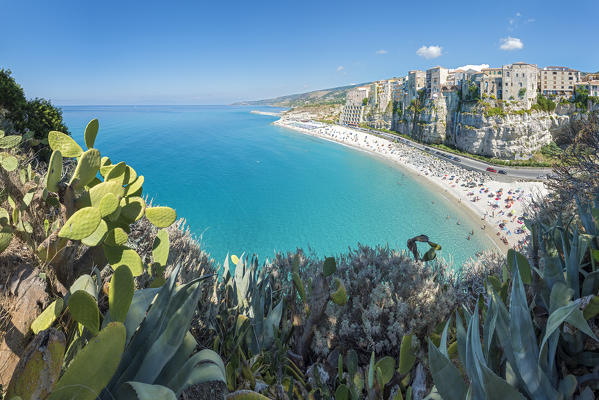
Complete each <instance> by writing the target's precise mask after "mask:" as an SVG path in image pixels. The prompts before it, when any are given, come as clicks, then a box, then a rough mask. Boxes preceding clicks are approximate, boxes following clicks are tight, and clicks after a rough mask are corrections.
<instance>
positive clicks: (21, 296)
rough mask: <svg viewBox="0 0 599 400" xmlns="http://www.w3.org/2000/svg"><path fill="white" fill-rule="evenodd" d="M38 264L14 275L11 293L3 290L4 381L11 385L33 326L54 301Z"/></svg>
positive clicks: (0, 366) (0, 363)
mask: <svg viewBox="0 0 599 400" xmlns="http://www.w3.org/2000/svg"><path fill="white" fill-rule="evenodd" d="M38 275H39V270H38V269H37V268H31V267H26V268H22V269H20V270H19V273H18V275H16V276H14V277H13V279H11V281H10V284H9V286H8V288H9V293H4V294H1V295H0V296H1V297H2V299H1V304H2V307H3V311H2V314H3V320H4V321H3V323H2V328H3V329H2V330H3V332H2V333H1V335H2V336H1V337H0V340H1V341H0V385H2V386H4V387H6V385H8V383H9V381H10V379H11V377H12V375H13V372H14V370H15V367H16V366H17V363H18V362H19V359H20V358H21V355H22V354H23V352H24V350H25V347H26V345H27V334H28V333H29V327H30V326H31V323H32V322H33V321H34V320H35V318H36V317H37V316H38V315H39V314H40V313H41V312H42V310H43V309H44V308H45V307H46V306H47V305H48V303H49V302H50V301H49V300H50V299H49V296H48V294H47V293H46V282H45V281H44V280H43V279H41V278H40V277H39V276H38Z"/></svg>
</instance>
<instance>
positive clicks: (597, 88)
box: [574, 80, 599, 97]
mask: <svg viewBox="0 0 599 400" xmlns="http://www.w3.org/2000/svg"><path fill="white" fill-rule="evenodd" d="M574 87H575V88H576V91H577V92H578V91H580V89H581V88H584V89H586V90H587V91H588V92H589V96H595V97H599V80H596V81H586V82H578V83H575V84H574Z"/></svg>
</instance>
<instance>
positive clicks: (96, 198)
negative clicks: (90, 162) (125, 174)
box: [89, 182, 123, 207]
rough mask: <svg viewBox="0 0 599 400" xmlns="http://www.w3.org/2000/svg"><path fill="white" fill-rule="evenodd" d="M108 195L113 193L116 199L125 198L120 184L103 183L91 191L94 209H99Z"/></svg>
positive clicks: (90, 200) (91, 201) (90, 198)
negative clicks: (101, 202)
mask: <svg viewBox="0 0 599 400" xmlns="http://www.w3.org/2000/svg"><path fill="white" fill-rule="evenodd" d="M107 193H112V194H114V195H115V196H116V197H122V196H123V187H122V186H121V185H119V184H118V182H102V183H100V184H98V185H96V186H94V187H93V188H91V189H90V190H89V202H90V204H91V205H92V206H93V207H99V206H100V201H102V199H103V198H104V196H106V194H107Z"/></svg>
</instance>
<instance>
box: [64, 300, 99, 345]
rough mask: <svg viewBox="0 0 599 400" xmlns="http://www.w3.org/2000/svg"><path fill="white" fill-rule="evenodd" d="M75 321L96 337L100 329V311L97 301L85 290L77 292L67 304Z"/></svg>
mask: <svg viewBox="0 0 599 400" xmlns="http://www.w3.org/2000/svg"><path fill="white" fill-rule="evenodd" d="M67 306H68V309H69V312H70V313H71V316H72V317H73V319H74V320H75V321H77V322H79V323H80V324H81V325H83V326H85V327H86V328H87V329H89V331H90V332H91V333H92V334H94V335H96V334H97V333H98V330H99V329H100V311H99V310H98V305H97V304H96V299H95V297H93V296H92V295H90V294H89V293H88V292H86V291H85V290H77V291H76V292H75V293H73V294H71V295H70V296H69V301H68V303H67Z"/></svg>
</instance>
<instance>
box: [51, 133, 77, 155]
mask: <svg viewBox="0 0 599 400" xmlns="http://www.w3.org/2000/svg"><path fill="white" fill-rule="evenodd" d="M48 143H49V144H50V148H51V149H52V150H60V153H61V154H62V156H63V157H79V156H80V155H81V153H83V149H82V148H81V146H79V145H78V144H77V142H75V141H74V140H73V139H72V138H71V137H70V136H69V135H65V134H64V133H62V132H58V131H50V133H48Z"/></svg>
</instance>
